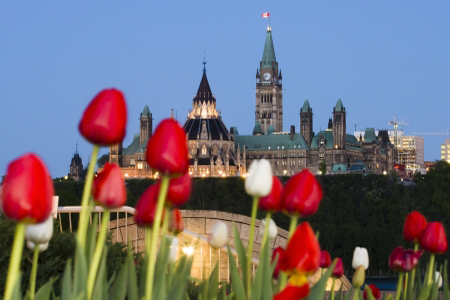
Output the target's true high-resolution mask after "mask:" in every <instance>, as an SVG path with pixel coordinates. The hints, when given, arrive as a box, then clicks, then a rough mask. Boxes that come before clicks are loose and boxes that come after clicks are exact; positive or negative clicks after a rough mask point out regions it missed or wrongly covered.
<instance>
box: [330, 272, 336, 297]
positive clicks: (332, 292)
mask: <svg viewBox="0 0 450 300" xmlns="http://www.w3.org/2000/svg"><path fill="white" fill-rule="evenodd" d="M334 280H335V279H334V277H333V280H332V281H331V282H332V283H331V291H330V293H331V300H334Z"/></svg>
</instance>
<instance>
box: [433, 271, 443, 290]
mask: <svg viewBox="0 0 450 300" xmlns="http://www.w3.org/2000/svg"><path fill="white" fill-rule="evenodd" d="M434 281H436V282H437V283H438V287H441V286H442V276H441V273H439V272H438V271H436V274H435V276H434Z"/></svg>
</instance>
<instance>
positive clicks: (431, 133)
mask: <svg viewBox="0 0 450 300" xmlns="http://www.w3.org/2000/svg"><path fill="white" fill-rule="evenodd" d="M411 134H417V135H450V131H448V129H447V132H411Z"/></svg>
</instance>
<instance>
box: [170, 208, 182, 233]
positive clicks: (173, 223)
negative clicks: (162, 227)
mask: <svg viewBox="0 0 450 300" xmlns="http://www.w3.org/2000/svg"><path fill="white" fill-rule="evenodd" d="M183 230H184V222H183V217H182V216H181V212H180V210H179V209H178V208H175V209H173V210H172V211H171V212H170V219H169V231H170V232H172V233H173V234H174V235H177V234H179V233H180V232H183Z"/></svg>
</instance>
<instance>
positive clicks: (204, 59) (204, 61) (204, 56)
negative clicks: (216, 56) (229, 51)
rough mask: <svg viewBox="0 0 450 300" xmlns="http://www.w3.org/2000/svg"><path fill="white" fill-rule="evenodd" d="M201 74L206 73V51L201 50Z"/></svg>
mask: <svg viewBox="0 0 450 300" xmlns="http://www.w3.org/2000/svg"><path fill="white" fill-rule="evenodd" d="M203 73H206V51H205V50H203Z"/></svg>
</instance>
